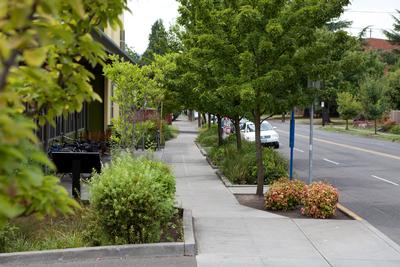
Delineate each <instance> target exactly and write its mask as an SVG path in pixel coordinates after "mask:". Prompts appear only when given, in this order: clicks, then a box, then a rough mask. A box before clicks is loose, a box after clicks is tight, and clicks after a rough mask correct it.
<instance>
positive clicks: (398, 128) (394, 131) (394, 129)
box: [390, 125, 400, 134]
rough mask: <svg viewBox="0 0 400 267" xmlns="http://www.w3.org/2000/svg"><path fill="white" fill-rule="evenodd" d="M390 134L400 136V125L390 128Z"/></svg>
mask: <svg viewBox="0 0 400 267" xmlns="http://www.w3.org/2000/svg"><path fill="white" fill-rule="evenodd" d="M390 133H392V134H400V125H394V126H392V128H390Z"/></svg>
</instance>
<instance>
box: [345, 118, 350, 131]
mask: <svg viewBox="0 0 400 267" xmlns="http://www.w3.org/2000/svg"><path fill="white" fill-rule="evenodd" d="M346 130H349V120H348V119H346Z"/></svg>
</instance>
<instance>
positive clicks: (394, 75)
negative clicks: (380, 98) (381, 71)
mask: <svg viewBox="0 0 400 267" xmlns="http://www.w3.org/2000/svg"><path fill="white" fill-rule="evenodd" d="M385 80H386V83H387V91H386V96H387V98H388V99H389V102H390V106H391V107H392V108H393V109H397V110H400V69H397V70H395V71H393V72H390V73H388V75H387V77H386V78H385Z"/></svg>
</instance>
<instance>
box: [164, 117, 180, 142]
mask: <svg viewBox="0 0 400 267" xmlns="http://www.w3.org/2000/svg"><path fill="white" fill-rule="evenodd" d="M162 128H163V135H164V141H168V140H171V139H173V138H175V137H176V136H177V135H178V132H179V130H178V128H176V127H174V126H172V125H169V124H167V122H165V121H164V122H163V124H162Z"/></svg>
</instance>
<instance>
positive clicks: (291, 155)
mask: <svg viewBox="0 0 400 267" xmlns="http://www.w3.org/2000/svg"><path fill="white" fill-rule="evenodd" d="M294 136H295V121H294V109H293V110H292V114H291V116H290V140H289V147H290V166H289V178H290V180H292V179H293V150H294Z"/></svg>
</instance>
